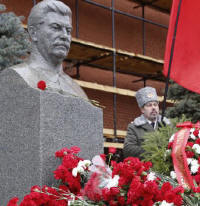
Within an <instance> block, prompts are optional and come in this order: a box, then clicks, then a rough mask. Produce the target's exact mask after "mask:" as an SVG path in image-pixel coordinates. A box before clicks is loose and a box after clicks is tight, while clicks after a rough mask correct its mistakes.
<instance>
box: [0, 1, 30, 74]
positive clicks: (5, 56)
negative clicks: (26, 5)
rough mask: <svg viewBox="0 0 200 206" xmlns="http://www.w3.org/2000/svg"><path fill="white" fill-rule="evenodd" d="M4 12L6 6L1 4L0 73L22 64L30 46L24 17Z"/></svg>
mask: <svg viewBox="0 0 200 206" xmlns="http://www.w3.org/2000/svg"><path fill="white" fill-rule="evenodd" d="M4 10H5V6H4V5H2V4H0V71H2V70H3V69H5V68H7V67H9V66H12V65H14V64H18V63H21V62H22V61H23V58H24V57H25V56H26V55H27V54H28V50H29V45H30V42H29V37H28V34H27V32H26V31H25V30H24V28H23V27H22V22H21V19H22V17H17V16H16V15H15V14H14V13H12V12H3V11H4Z"/></svg>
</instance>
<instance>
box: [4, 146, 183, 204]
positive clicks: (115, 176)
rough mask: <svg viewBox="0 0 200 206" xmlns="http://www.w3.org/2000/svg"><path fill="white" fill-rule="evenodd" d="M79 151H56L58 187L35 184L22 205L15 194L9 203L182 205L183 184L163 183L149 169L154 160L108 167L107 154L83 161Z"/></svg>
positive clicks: (115, 164)
mask: <svg viewBox="0 0 200 206" xmlns="http://www.w3.org/2000/svg"><path fill="white" fill-rule="evenodd" d="M79 151H80V149H79V148H78V147H76V146H75V147H72V148H70V149H68V148H63V149H61V150H59V151H57V152H56V153H55V155H56V157H57V158H61V160H62V162H61V164H60V165H59V166H58V168H57V169H56V170H55V171H54V177H55V179H57V180H60V181H61V184H60V186H59V188H54V187H48V186H43V187H42V188H41V187H39V186H33V187H32V188H31V191H30V194H28V195H26V196H25V197H24V199H23V200H22V202H21V203H20V204H18V198H17V197H14V198H12V199H11V200H10V201H9V203H8V205H7V206H18V205H19V206H67V205H70V206H72V205H74V206H75V205H99V206H104V205H109V206H124V205H130V206H137V205H138V206H139V205H141V206H156V205H171V206H172V205H176V206H181V205H182V203H183V200H182V193H183V192H184V190H183V187H179V186H178V187H173V186H172V185H171V184H170V183H169V182H164V183H163V182H162V181H161V180H160V178H158V177H157V176H156V175H155V173H153V172H150V168H151V166H152V164H151V162H142V161H140V160H139V159H138V158H134V157H129V158H126V159H125V160H124V161H123V162H119V163H117V162H115V161H111V162H109V164H111V166H108V165H109V164H108V165H107V164H106V163H105V156H103V155H97V156H95V157H94V158H93V159H92V161H89V160H83V159H82V158H80V157H78V156H77V154H78V152H79ZM113 152H114V150H113ZM110 154H112V153H110ZM112 155H113V154H112Z"/></svg>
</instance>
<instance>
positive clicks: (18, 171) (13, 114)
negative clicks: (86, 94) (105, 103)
mask: <svg viewBox="0 0 200 206" xmlns="http://www.w3.org/2000/svg"><path fill="white" fill-rule="evenodd" d="M0 114H1V115H0V165H1V166H0V182H1V184H0V205H2V206H4V205H6V203H7V201H8V200H9V199H10V198H11V197H13V196H18V197H19V198H22V197H23V196H24V195H25V194H27V193H29V190H30V188H31V186H33V185H48V186H51V185H52V184H54V183H55V180H54V178H53V171H54V170H55V169H56V167H57V165H58V164H59V163H60V162H59V161H58V160H57V159H55V156H54V153H55V151H57V150H59V149H61V148H63V147H71V146H75V145H76V146H79V147H80V148H81V152H80V156H81V157H83V158H85V159H91V158H92V157H93V156H94V155H96V154H99V153H102V152H103V137H102V136H103V119H102V111H101V109H100V108H97V107H95V106H93V105H92V104H91V103H90V102H88V101H87V100H84V99H82V98H80V97H74V96H63V95H61V94H57V93H50V92H48V91H41V90H39V89H33V88H31V87H29V86H28V85H27V84H26V82H25V81H24V80H23V79H22V78H21V77H20V76H19V75H18V74H17V73H16V72H15V71H13V70H11V69H7V70H5V71H3V72H2V73H1V74H0Z"/></svg>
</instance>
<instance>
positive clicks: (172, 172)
mask: <svg viewBox="0 0 200 206" xmlns="http://www.w3.org/2000/svg"><path fill="white" fill-rule="evenodd" d="M170 176H171V178H172V179H176V172H175V171H171V172H170Z"/></svg>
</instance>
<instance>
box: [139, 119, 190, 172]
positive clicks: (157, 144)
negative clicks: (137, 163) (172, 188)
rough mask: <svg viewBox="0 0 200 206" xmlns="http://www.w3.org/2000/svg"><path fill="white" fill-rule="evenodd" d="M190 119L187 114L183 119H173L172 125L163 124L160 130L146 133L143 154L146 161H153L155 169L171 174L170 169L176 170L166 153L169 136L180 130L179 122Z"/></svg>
mask: <svg viewBox="0 0 200 206" xmlns="http://www.w3.org/2000/svg"><path fill="white" fill-rule="evenodd" d="M188 120H189V119H187V118H186V117H185V116H182V118H181V119H179V118H175V119H172V120H171V125H166V126H163V125H162V127H161V128H160V129H159V130H157V131H155V132H152V133H146V134H145V135H144V142H143V144H142V147H143V149H144V153H143V154H142V156H143V158H144V161H151V162H152V163H153V168H152V170H153V171H155V172H158V173H160V174H164V175H170V171H172V170H174V169H173V165H172V162H171V158H169V156H168V155H167V153H166V150H167V146H168V143H169V138H170V137H171V136H172V135H173V134H174V133H175V132H177V131H178V130H179V129H178V128H177V127H176V124H177V123H179V122H185V121H188Z"/></svg>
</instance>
